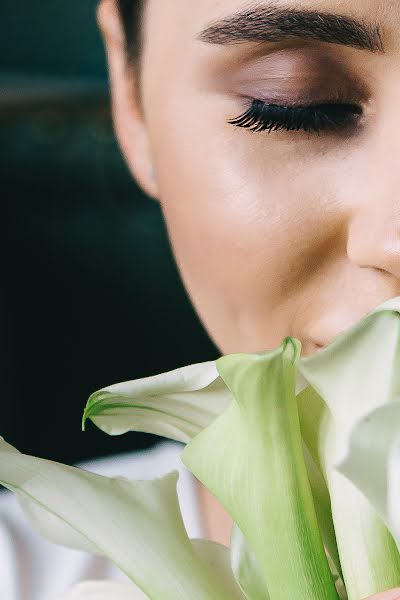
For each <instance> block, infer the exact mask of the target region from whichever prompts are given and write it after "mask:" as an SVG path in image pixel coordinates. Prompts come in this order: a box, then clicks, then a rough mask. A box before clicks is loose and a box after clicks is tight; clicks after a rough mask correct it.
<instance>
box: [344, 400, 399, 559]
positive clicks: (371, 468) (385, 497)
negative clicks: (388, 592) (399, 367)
mask: <svg viewBox="0 0 400 600" xmlns="http://www.w3.org/2000/svg"><path fill="white" fill-rule="evenodd" d="M399 400H400V398H399ZM337 468H338V470H339V471H340V472H341V473H342V474H343V475H345V477H347V478H348V479H350V481H352V482H353V484H354V485H356V486H357V488H358V489H360V490H361V491H362V493H363V494H364V495H365V496H366V497H367V498H368V500H369V501H370V502H371V504H372V505H373V506H374V507H375V508H376V510H377V511H378V512H379V514H380V516H381V517H382V519H383V520H384V521H385V523H386V525H387V527H388V528H389V530H390V531H391V533H392V535H393V536H394V537H395V539H396V542H397V545H398V546H399V548H400V401H399V402H393V403H392V404H387V405H386V406H382V407H381V408H378V409H377V410H375V411H373V412H372V413H370V414H369V415H367V416H366V417H364V418H363V419H362V420H361V421H360V422H359V423H357V425H356V426H355V427H354V429H353V432H352V435H351V437H350V445H349V448H348V453H347V456H346V457H345V459H344V460H343V461H342V463H341V464H340V465H339V466H338V467H337Z"/></svg>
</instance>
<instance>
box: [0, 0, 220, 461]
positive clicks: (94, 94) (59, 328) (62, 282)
mask: <svg viewBox="0 0 400 600" xmlns="http://www.w3.org/2000/svg"><path fill="white" fill-rule="evenodd" d="M95 5H96V2H94V1H93V0H40V2H32V1H31V0H28V1H20V2H15V0H12V1H11V0H2V2H1V4H0V30H1V34H0V57H1V68H0V86H1V88H0V135H1V140H0V141H1V144H0V177H1V179H0V181H1V188H0V190H1V192H0V193H1V197H2V203H1V205H2V206H3V207H4V208H3V211H4V213H3V214H4V217H5V218H4V227H3V231H2V235H1V256H2V257H3V261H2V262H3V268H2V286H1V296H0V310H1V312H0V315H1V317H0V318H1V321H2V323H1V324H2V327H1V331H2V336H1V345H0V358H1V362H0V364H1V368H2V372H1V381H2V386H1V417H0V419H1V424H0V435H3V436H4V437H5V438H6V440H7V441H9V442H10V443H12V444H14V445H16V446H17V447H18V448H19V449H20V450H22V451H24V452H28V453H32V454H36V455H39V456H43V457H47V458H51V459H52V460H60V461H63V462H68V463H71V462H75V461H78V460H81V459H86V458H89V457H94V456H102V455H105V454H109V453H111V452H119V451H126V450H130V449H133V448H143V447H145V446H149V445H150V444H152V443H154V442H155V441H156V439H157V438H154V437H152V436H148V435H143V434H136V433H132V434H128V435H125V436H122V437H115V438H111V437H108V436H107V435H105V434H103V433H102V432H99V431H97V430H96V429H95V428H94V427H93V426H89V428H88V431H87V432H86V433H82V432H81V431H80V421H81V415H82V410H83V407H84V405H85V402H86V399H87V397H88V395H89V394H90V393H91V392H93V391H94V390H97V389H99V388H100V387H103V386H105V385H109V384H111V383H116V382H118V381H124V380H127V379H135V378H139V377H145V376H148V375H152V374H156V373H160V372H163V371H167V370H170V369H174V368H177V367H179V366H182V365H186V364H191V363H194V362H200V361H204V360H209V359H213V358H216V357H217V356H218V355H219V354H218V351H217V349H216V348H215V346H214V345H213V344H212V342H211V341H210V340H209V338H208V336H207V334H206V333H205V331H204V329H203V327H202V325H201V324H200V322H199V320H198V318H197V316H196V315H195V313H194V310H193V308H192V306H191V303H190V301H189V299H188V297H187V294H186V292H185V290H184V288H183V285H182V283H181V281H180V278H179V274H178V272H177V268H176V265H175V262H174V259H173V256H172V252H171V248H170V245H169V242H168V238H167V235H166V229H165V224H164V221H163V218H162V214H161V211H160V207H159V204H158V203H157V202H155V201H154V200H151V199H149V198H146V197H145V196H144V195H143V194H142V193H141V192H140V190H139V189H138V188H137V187H136V185H135V183H134V182H133V180H132V178H131V176H130V175H129V173H128V171H127V168H126V166H125V164H124V162H123V160H122V158H121V156H120V153H119V150H118V147H117V145H116V142H115V138H114V135H113V131H112V126H111V122H110V111H109V100H108V94H107V82H106V69H105V64H104V52H103V48H102V44H101V41H100V38H99V35H98V32H97V26H96V23H95V16H94V13H95Z"/></svg>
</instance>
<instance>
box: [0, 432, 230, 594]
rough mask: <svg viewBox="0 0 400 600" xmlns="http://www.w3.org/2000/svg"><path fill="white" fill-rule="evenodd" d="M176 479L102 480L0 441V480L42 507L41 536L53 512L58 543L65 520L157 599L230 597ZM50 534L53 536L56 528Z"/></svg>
mask: <svg viewBox="0 0 400 600" xmlns="http://www.w3.org/2000/svg"><path fill="white" fill-rule="evenodd" d="M177 480H178V472H177V471H174V472H172V473H170V474H168V475H166V476H165V477H162V478H159V479H154V480H151V481H130V480H128V479H125V478H121V477H117V478H108V477H102V476H100V475H95V474H93V473H89V472H87V471H84V470H82V469H77V468H74V467H68V466H65V465H61V464H58V463H53V462H51V461H47V460H43V459H39V458H34V457H31V456H26V455H24V454H20V453H18V452H16V451H15V449H14V448H12V447H11V446H10V445H9V444H7V443H6V442H4V441H3V440H0V483H1V484H2V485H4V486H5V487H7V488H9V489H10V490H12V491H13V492H15V493H17V494H18V495H19V496H21V497H22V498H23V500H24V503H25V505H26V503H27V502H28V503H30V504H33V505H34V506H35V507H36V508H37V507H38V508H39V509H40V516H41V519H40V527H41V528H42V533H43V523H44V521H43V511H47V512H48V513H50V514H51V515H53V516H54V517H55V519H56V531H55V537H56V538H57V539H56V540H55V541H57V542H62V540H61V539H60V536H62V527H61V522H64V523H66V525H67V540H66V542H67V543H68V541H69V536H70V533H71V529H72V530H74V531H75V532H76V534H77V535H76V538H75V542H76V541H77V540H79V539H82V538H83V539H85V540H87V542H88V544H89V545H90V547H91V548H94V549H96V550H97V553H98V554H101V555H104V556H107V557H108V558H109V559H110V560H111V561H112V562H114V564H115V565H117V566H118V567H119V568H120V569H121V571H122V572H124V573H125V574H126V575H127V576H128V577H129V578H130V579H131V580H132V581H133V582H134V583H135V584H136V585H137V586H138V587H139V588H140V589H141V590H142V591H143V593H144V594H146V595H147V596H148V597H149V599H150V600H187V598H191V599H193V600H211V599H212V600H229V599H230V598H231V595H230V588H227V586H226V585H225V584H224V582H223V581H222V580H221V579H217V578H215V577H214V575H213V573H212V571H210V570H209V569H207V567H206V565H205V564H204V563H203V562H202V561H201V560H200V558H199V557H198V554H197V553H196V551H195V549H194V548H193V546H192V544H191V542H190V540H189V538H188V536H187V533H186V530H185V527H184V524H183V521H182V517H181V514H180V508H179V503H178V498H177V492H176V483H177ZM71 490H72V491H73V493H71ZM34 515H35V510H32V511H31V518H34ZM44 533H45V532H44ZM47 533H48V536H47V537H49V539H52V530H49V531H48V532H47ZM155 574H156V576H155Z"/></svg>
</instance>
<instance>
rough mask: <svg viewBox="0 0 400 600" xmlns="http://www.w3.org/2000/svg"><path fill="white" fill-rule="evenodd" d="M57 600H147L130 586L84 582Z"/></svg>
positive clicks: (115, 583) (117, 583) (114, 583)
mask: <svg viewBox="0 0 400 600" xmlns="http://www.w3.org/2000/svg"><path fill="white" fill-rule="evenodd" d="M59 600H149V599H148V597H147V596H145V595H144V594H143V592H141V591H140V590H139V589H138V588H136V587H135V586H134V585H132V584H127V583H119V582H114V581H85V582H84V583H80V584H78V585H77V586H75V587H74V588H73V589H72V590H71V591H70V592H69V593H67V594H65V595H64V596H62V597H61V598H59Z"/></svg>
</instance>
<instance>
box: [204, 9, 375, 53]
mask: <svg viewBox="0 0 400 600" xmlns="http://www.w3.org/2000/svg"><path fill="white" fill-rule="evenodd" d="M197 37H198V39H199V40H200V41H203V42H208V43H210V44H221V45H228V44H236V43H240V42H257V41H258V42H280V41H282V40H285V39H286V38H288V37H295V38H299V39H306V40H317V41H319V42H328V43H331V44H340V45H342V46H351V47H353V48H358V49H362V50H369V51H370V52H382V53H383V52H384V51H385V50H384V47H383V42H382V35H381V31H380V27H379V25H378V24H376V23H365V22H363V21H359V20H357V19H355V18H352V17H347V16H344V15H340V14H333V13H328V12H317V11H309V10H299V9H296V8H292V7H285V8H283V7H282V8H281V7H276V6H268V5H267V6H265V5H260V6H256V7H254V8H250V9H247V10H242V11H239V12H237V13H235V14H233V15H230V16H227V17H225V18H222V19H221V20H219V21H215V22H211V23H210V24H209V25H208V26H207V27H206V28H205V29H204V30H203V31H202V32H201V33H200V34H199V35H198V36H197Z"/></svg>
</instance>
